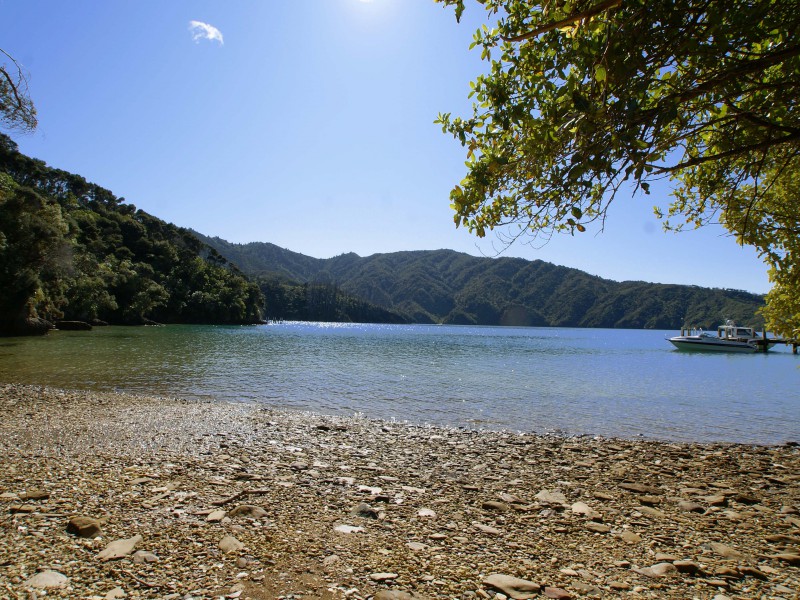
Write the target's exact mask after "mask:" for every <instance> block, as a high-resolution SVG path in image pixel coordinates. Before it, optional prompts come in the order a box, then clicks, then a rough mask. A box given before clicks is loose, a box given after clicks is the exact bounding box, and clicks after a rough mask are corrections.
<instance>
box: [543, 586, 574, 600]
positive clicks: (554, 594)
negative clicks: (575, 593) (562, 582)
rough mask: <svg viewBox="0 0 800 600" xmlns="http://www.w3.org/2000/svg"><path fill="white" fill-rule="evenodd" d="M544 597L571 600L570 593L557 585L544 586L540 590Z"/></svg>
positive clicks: (555, 599)
mask: <svg viewBox="0 0 800 600" xmlns="http://www.w3.org/2000/svg"><path fill="white" fill-rule="evenodd" d="M542 593H543V595H544V597H545V598H553V599H554V600H572V595H571V594H570V593H569V592H568V591H567V590H562V589H561V588H558V587H550V586H548V587H546V588H544V590H543V591H542Z"/></svg>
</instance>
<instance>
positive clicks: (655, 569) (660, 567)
mask: <svg viewBox="0 0 800 600" xmlns="http://www.w3.org/2000/svg"><path fill="white" fill-rule="evenodd" d="M634 571H635V572H636V573H639V574H640V575H644V576H645V577H650V578H652V579H659V578H661V577H669V576H670V575H675V574H676V573H677V572H678V568H677V567H676V566H675V565H673V564H672V563H668V562H664V563H657V564H655V565H653V566H651V567H645V568H643V569H634Z"/></svg>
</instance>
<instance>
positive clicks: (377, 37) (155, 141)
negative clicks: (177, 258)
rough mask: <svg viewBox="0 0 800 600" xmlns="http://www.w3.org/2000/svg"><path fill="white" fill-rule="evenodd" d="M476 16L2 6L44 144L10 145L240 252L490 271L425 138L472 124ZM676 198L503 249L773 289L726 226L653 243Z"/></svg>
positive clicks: (265, 6)
mask: <svg viewBox="0 0 800 600" xmlns="http://www.w3.org/2000/svg"><path fill="white" fill-rule="evenodd" d="M483 18H484V11H483V9H482V8H481V7H480V6H479V5H478V4H477V3H474V2H472V3H468V7H467V11H466V12H465V15H464V18H463V19H462V23H461V24H457V23H456V21H455V18H454V16H453V13H452V11H451V10H446V9H444V8H443V7H442V6H441V5H438V4H435V3H434V2H433V0H371V1H365V0H292V1H291V2H278V1H277V0H237V2H223V1H221V0H216V1H210V0H170V1H169V2H163V1H155V0H145V1H140V2H100V1H88V0H84V1H77V2H63V0H24V1H23V0H0V48H3V49H4V50H5V51H6V52H8V53H9V54H11V55H12V56H14V57H15V58H16V59H17V60H18V61H19V62H21V63H22V64H23V66H24V67H25V68H26V70H27V71H28V73H29V76H30V92H31V96H32V98H33V100H34V102H35V104H36V107H37V109H38V113H39V128H38V129H37V131H36V132H35V133H33V134H29V135H24V136H23V135H18V134H14V135H12V137H13V138H14V140H15V141H16V142H17V143H18V144H19V146H20V149H21V150H22V152H24V153H26V154H29V155H31V156H34V157H36V158H40V159H42V160H44V161H45V162H47V163H48V164H50V165H52V166H54V167H57V168H60V169H64V170H67V171H71V172H75V173H79V174H80V175H82V176H84V177H85V178H86V179H88V180H89V181H93V182H95V183H98V184H100V185H102V186H103V187H106V188H108V189H110V190H111V191H112V192H114V193H115V194H116V195H117V196H122V197H124V198H126V200H127V201H128V202H131V203H132V204H134V205H136V206H137V207H138V208H141V209H143V210H146V211H147V212H149V213H151V214H153V215H155V216H157V217H160V218H162V219H165V220H167V221H170V222H172V223H175V224H176V225H180V226H183V227H191V228H194V229H196V230H198V231H200V232H202V233H205V234H207V235H212V236H213V235H216V236H219V237H221V238H224V239H226V240H229V241H231V242H241V243H243V242H251V241H263V242H271V243H274V244H277V245H279V246H281V247H284V248H288V249H290V250H293V251H296V252H301V253H303V254H307V255H310V256H315V257H319V258H327V257H331V256H335V255H338V254H342V253H345V252H356V253H357V254H359V255H361V256H368V255H370V254H374V253H378V252H395V251H400V250H428V249H438V248H451V249H454V250H459V251H463V252H468V253H470V254H474V255H490V256H491V255H494V254H496V252H497V251H498V250H500V249H501V248H502V247H503V245H502V244H501V243H500V242H498V240H497V239H495V238H492V237H488V238H487V239H485V240H479V239H477V238H475V237H473V236H472V235H470V234H469V233H468V232H467V231H466V230H463V229H456V228H455V226H454V225H453V219H452V212H451V210H450V208H449V198H448V194H449V191H450V189H451V188H452V186H453V185H454V184H456V183H458V182H459V181H460V180H461V179H462V178H463V177H464V175H465V174H466V169H465V166H464V160H465V158H466V154H465V151H464V149H463V148H462V147H461V146H460V145H459V144H458V143H457V142H456V141H455V140H453V139H452V138H451V137H449V136H447V135H445V134H443V133H442V132H441V128H440V127H439V126H437V125H435V124H434V123H433V121H434V120H435V118H436V115H437V114H438V113H439V112H452V113H454V114H461V115H467V114H469V112H470V103H469V101H468V98H467V94H468V92H469V81H470V80H471V79H474V77H475V76H476V75H477V74H479V73H480V72H482V71H483V70H484V68H485V64H484V63H481V61H480V60H479V54H478V52H477V51H469V50H468V47H469V43H470V42H471V39H472V34H473V32H474V30H475V29H476V28H477V27H478V26H479V25H480V24H481V23H482V22H483ZM193 21H195V22H197V23H201V24H203V25H198V26H196V27H194V28H192V27H191V26H190V24H191V23H192V22H193ZM206 26H207V27H206ZM211 28H213V29H211ZM198 33H200V34H203V35H202V36H199V35H197V34H198ZM667 193H668V189H667V188H665V187H658V188H654V192H653V194H651V195H650V196H637V197H635V198H630V197H628V196H620V197H618V199H617V200H616V201H615V203H614V204H613V205H612V208H611V211H610V214H609V217H608V219H607V221H606V225H605V230H604V232H602V233H598V232H597V231H596V230H595V231H592V230H589V232H588V233H585V234H582V235H577V236H575V237H570V236H568V235H566V236H557V237H555V238H553V239H552V240H551V241H550V242H549V243H548V244H546V245H544V246H540V245H536V246H533V245H530V244H522V243H517V244H515V245H514V246H512V247H511V248H509V249H507V250H505V253H504V254H505V255H506V256H520V257H523V258H527V259H531V260H532V259H541V260H546V261H549V262H553V263H556V264H560V265H566V266H569V267H574V268H577V269H581V270H584V271H587V272H589V273H592V274H595V275H600V276H602V277H607V278H609V279H615V280H620V281H621V280H631V279H632V280H644V281H654V282H663V283H684V284H693V285H702V286H710V287H724V288H734V289H745V290H749V291H753V292H759V293H763V292H766V291H768V289H769V287H770V285H769V282H768V280H767V275H766V267H765V266H764V264H763V263H762V262H761V260H760V259H759V258H758V257H757V256H756V254H755V252H754V251H753V250H752V249H751V248H742V247H740V246H738V245H737V244H736V242H735V241H734V240H733V239H732V238H730V237H727V236H726V235H725V233H724V231H723V230H722V229H720V228H706V229H704V230H700V231H693V232H688V233H682V234H672V233H664V232H662V230H661V223H660V222H659V221H658V220H657V219H656V218H655V216H653V213H652V206H653V205H654V204H656V203H661V204H666V202H667V200H668V197H667Z"/></svg>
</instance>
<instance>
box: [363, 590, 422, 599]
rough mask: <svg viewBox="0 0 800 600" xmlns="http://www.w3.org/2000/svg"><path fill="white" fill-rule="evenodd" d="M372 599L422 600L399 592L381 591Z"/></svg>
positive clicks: (416, 596) (420, 597) (415, 595)
mask: <svg viewBox="0 0 800 600" xmlns="http://www.w3.org/2000/svg"><path fill="white" fill-rule="evenodd" d="M374 598H375V600H424V598H423V596H418V595H417V594H414V593H411V594H410V593H408V592H403V591H400V590H381V591H379V592H378V593H377V594H375V596H374Z"/></svg>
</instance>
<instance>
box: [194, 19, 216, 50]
mask: <svg viewBox="0 0 800 600" xmlns="http://www.w3.org/2000/svg"><path fill="white" fill-rule="evenodd" d="M189 31H191V32H192V39H193V40H194V41H195V43H198V44H199V43H200V40H210V41H217V42H219V43H220V45H222V32H221V31H220V30H219V29H217V28H216V27H214V26H213V25H209V24H208V23H203V22H202V21H189Z"/></svg>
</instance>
